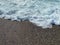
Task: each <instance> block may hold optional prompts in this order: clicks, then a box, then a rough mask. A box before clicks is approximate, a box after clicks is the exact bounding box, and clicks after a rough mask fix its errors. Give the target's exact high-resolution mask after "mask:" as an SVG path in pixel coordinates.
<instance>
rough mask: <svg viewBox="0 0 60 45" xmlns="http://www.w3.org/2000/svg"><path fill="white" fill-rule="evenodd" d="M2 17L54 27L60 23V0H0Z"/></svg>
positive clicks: (43, 26)
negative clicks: (53, 25)
mask: <svg viewBox="0 0 60 45" xmlns="http://www.w3.org/2000/svg"><path fill="white" fill-rule="evenodd" d="M0 18H4V19H11V20H17V21H21V20H22V21H25V20H29V21H30V22H32V23H33V24H35V25H37V26H40V27H42V28H52V24H55V25H60V0H0Z"/></svg>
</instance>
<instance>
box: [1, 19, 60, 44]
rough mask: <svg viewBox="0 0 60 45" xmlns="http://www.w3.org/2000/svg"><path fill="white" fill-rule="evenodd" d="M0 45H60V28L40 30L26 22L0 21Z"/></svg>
mask: <svg viewBox="0 0 60 45" xmlns="http://www.w3.org/2000/svg"><path fill="white" fill-rule="evenodd" d="M0 45H60V26H55V25H54V26H53V28H52V29H42V28H41V27H37V26H35V25H33V24H32V23H30V22H28V21H24V22H17V21H10V20H5V19H0Z"/></svg>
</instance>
